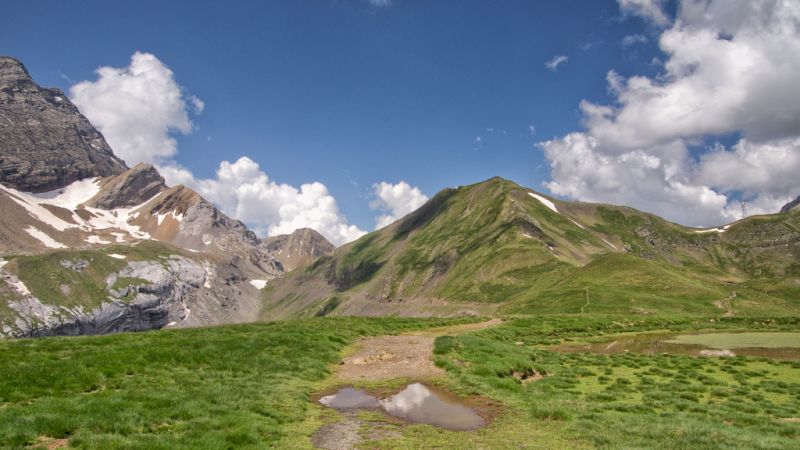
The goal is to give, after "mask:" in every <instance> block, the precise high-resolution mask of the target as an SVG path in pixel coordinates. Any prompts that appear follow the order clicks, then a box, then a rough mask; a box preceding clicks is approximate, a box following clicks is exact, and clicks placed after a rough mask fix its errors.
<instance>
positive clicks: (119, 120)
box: [70, 52, 205, 166]
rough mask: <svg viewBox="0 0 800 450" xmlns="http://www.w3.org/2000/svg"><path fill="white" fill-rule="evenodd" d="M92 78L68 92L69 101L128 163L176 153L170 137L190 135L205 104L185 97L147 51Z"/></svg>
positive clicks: (102, 69) (151, 160)
mask: <svg viewBox="0 0 800 450" xmlns="http://www.w3.org/2000/svg"><path fill="white" fill-rule="evenodd" d="M96 73H97V80H95V81H82V82H80V83H77V84H75V85H73V86H72V87H71V88H70V100H72V102H73V103H74V104H75V106H77V107H78V109H80V111H81V113H83V115H85V116H86V117H87V118H88V119H89V121H91V122H92V124H94V125H95V126H96V127H97V128H98V129H99V130H100V132H102V133H103V135H104V136H105V138H106V140H108V143H109V145H111V147H112V148H113V149H114V153H116V154H117V156H119V157H120V158H122V159H123V160H124V161H125V162H126V163H128V165H131V166H132V165H135V164H137V163H140V162H149V163H157V162H161V161H165V160H168V159H169V158H171V157H172V156H174V155H175V153H176V152H177V142H176V141H175V139H174V138H173V137H172V135H171V133H173V132H179V133H189V132H191V131H192V122H191V120H190V119H189V114H188V112H187V102H188V103H191V104H192V106H193V108H194V111H195V113H197V114H199V113H200V112H202V110H203V107H204V106H205V104H204V103H203V101H202V100H200V99H199V98H197V97H194V96H190V97H186V96H185V95H184V92H183V89H182V88H181V87H180V85H178V83H177V82H176V81H175V78H174V76H173V73H172V71H171V70H169V68H168V67H167V66H166V65H164V63H162V62H161V61H159V59H158V58H156V57H155V56H154V55H152V54H150V53H141V52H136V53H134V54H133V56H132V57H131V62H130V64H129V65H128V66H127V67H121V68H116V67H100V68H99V69H97V71H96Z"/></svg>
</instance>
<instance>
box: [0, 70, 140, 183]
mask: <svg viewBox="0 0 800 450" xmlns="http://www.w3.org/2000/svg"><path fill="white" fill-rule="evenodd" d="M0 135H2V136H3V139H2V141H0V183H3V184H5V185H6V186H8V187H12V188H14V189H19V190H21V191H26V192H46V191H51V190H55V189H59V188H62V187H65V186H67V185H69V184H70V183H72V182H74V181H77V180H81V179H84V178H92V177H107V176H111V175H117V174H120V173H122V172H124V171H125V170H126V169H127V167H126V166H125V163H124V162H123V161H122V160H121V159H119V158H117V157H116V156H115V155H114V153H113V151H112V150H111V147H109V145H108V143H107V142H106V140H105V138H103V135H102V134H100V132H98V131H97V130H95V129H94V127H93V126H92V124H91V123H89V121H88V120H87V119H86V118H85V117H84V116H83V115H82V114H81V113H80V112H79V111H78V109H77V108H76V107H75V105H73V104H72V102H70V101H69V99H68V98H67V96H66V95H64V93H63V92H62V91H61V90H59V89H44V88H41V87H40V86H39V85H37V84H36V83H35V82H34V81H33V79H31V76H30V74H29V73H28V71H27V69H25V66H24V65H23V64H22V63H21V62H20V61H18V60H17V59H14V58H11V57H7V56H0Z"/></svg>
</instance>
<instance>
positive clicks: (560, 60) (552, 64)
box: [544, 55, 569, 72]
mask: <svg viewBox="0 0 800 450" xmlns="http://www.w3.org/2000/svg"><path fill="white" fill-rule="evenodd" d="M568 60H569V58H568V57H567V56H565V55H556V56H553V57H552V58H550V60H549V61H547V62H545V63H544V66H545V67H547V69H548V70H552V71H553V72H555V71H556V69H558V66H559V65H561V64H564V63H565V62H567V61H568Z"/></svg>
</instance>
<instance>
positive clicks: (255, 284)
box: [250, 280, 267, 289]
mask: <svg viewBox="0 0 800 450" xmlns="http://www.w3.org/2000/svg"><path fill="white" fill-rule="evenodd" d="M250 285H251V286H253V287H254V288H256V289H264V286H266V285H267V280H250Z"/></svg>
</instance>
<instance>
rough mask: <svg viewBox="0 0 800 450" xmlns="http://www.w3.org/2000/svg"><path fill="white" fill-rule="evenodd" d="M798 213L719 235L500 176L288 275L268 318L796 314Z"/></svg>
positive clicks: (449, 194) (448, 193) (269, 300)
mask: <svg viewBox="0 0 800 450" xmlns="http://www.w3.org/2000/svg"><path fill="white" fill-rule="evenodd" d="M798 230H800V214H798V213H797V212H791V211H790V212H787V213H781V214H775V215H770V216H754V217H749V218H747V219H745V220H741V221H738V222H736V223H734V224H731V225H728V226H725V227H724V228H713V229H707V230H700V229H693V228H687V227H684V226H680V225H677V224H674V223H671V222H668V221H666V220H664V219H661V218H659V217H657V216H655V215H652V214H648V213H644V212H641V211H637V210H635V209H632V208H627V207H620V206H612V205H603V204H589V203H580V202H562V201H558V200H555V199H551V198H548V197H546V196H543V195H542V194H539V193H537V192H535V191H532V190H530V189H526V188H524V187H522V186H519V185H517V184H516V183H513V182H511V181H508V180H504V179H501V178H492V179H490V180H487V181H485V182H482V183H477V184H474V185H470V186H463V187H459V188H457V189H446V190H444V191H442V192H440V193H439V194H437V195H436V196H435V197H434V198H432V199H431V200H430V201H429V202H428V203H426V204H425V205H424V206H422V207H421V208H420V209H418V210H416V211H414V212H412V213H411V214H409V215H408V216H406V217H404V218H403V219H401V220H399V221H397V222H395V223H394V224H392V225H390V226H388V227H386V228H383V229H381V230H378V231H375V232H373V233H370V234H368V235H366V236H364V237H362V238H361V239H359V240H357V241H355V242H353V243H351V244H348V245H346V246H343V247H341V248H339V249H337V250H336V251H335V252H334V254H333V255H331V256H327V257H323V258H320V259H318V260H317V261H316V262H314V263H313V264H312V265H310V266H308V267H305V268H301V269H299V270H296V271H294V272H291V273H289V274H287V275H286V276H285V277H284V278H283V279H282V280H279V281H277V282H275V283H274V284H273V286H271V287H270V288H269V289H267V290H266V292H265V299H264V302H265V304H264V311H265V316H266V317H293V316H309V315H317V314H321V313H324V314H328V315H329V314H340V315H384V314H389V315H420V314H422V315H426V314H441V315H457V314H469V313H486V312H487V311H497V310H500V311H505V312H512V313H587V312H602V313H625V314H628V313H633V314H641V315H649V314H677V315H682V314H714V313H719V314H728V315H731V314H747V313H754V312H760V313H770V314H785V313H794V312H797V311H798V308H800V301H797V300H796V299H797V298H798V294H800V270H799V269H800V232H799V231H798Z"/></svg>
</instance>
